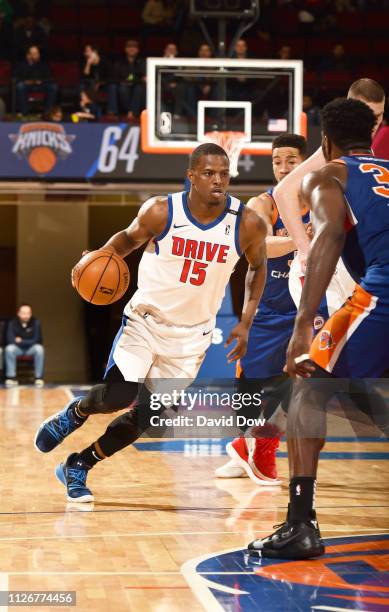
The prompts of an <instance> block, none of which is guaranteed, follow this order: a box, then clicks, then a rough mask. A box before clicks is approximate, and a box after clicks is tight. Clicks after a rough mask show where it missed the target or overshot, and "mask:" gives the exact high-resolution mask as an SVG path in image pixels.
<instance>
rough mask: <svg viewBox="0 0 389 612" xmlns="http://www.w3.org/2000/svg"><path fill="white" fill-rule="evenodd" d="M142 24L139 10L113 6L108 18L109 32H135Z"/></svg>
mask: <svg viewBox="0 0 389 612" xmlns="http://www.w3.org/2000/svg"><path fill="white" fill-rule="evenodd" d="M141 25H142V20H141V16H140V12H139V10H138V11H136V10H134V9H131V8H128V7H124V6H123V7H119V6H113V7H112V10H111V14H110V18H109V28H110V31H111V32H128V33H130V32H137V31H138V30H139V29H140V28H141Z"/></svg>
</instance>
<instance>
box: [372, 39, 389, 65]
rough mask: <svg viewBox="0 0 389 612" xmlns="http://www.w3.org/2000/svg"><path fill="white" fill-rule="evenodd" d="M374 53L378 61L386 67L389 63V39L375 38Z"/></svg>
mask: <svg viewBox="0 0 389 612" xmlns="http://www.w3.org/2000/svg"><path fill="white" fill-rule="evenodd" d="M373 53H374V55H375V60H376V62H377V63H378V64H382V65H383V66H384V67H385V66H386V65H387V63H388V57H389V39H387V38H383V39H377V40H374V41H373Z"/></svg>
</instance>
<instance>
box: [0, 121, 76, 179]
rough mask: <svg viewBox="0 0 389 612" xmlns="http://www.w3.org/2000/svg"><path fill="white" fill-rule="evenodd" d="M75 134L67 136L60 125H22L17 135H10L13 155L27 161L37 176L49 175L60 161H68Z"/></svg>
mask: <svg viewBox="0 0 389 612" xmlns="http://www.w3.org/2000/svg"><path fill="white" fill-rule="evenodd" d="M75 137H76V136H75V135H74V134H66V131H65V128H64V127H63V125H61V124H58V123H45V122H38V123H27V124H24V125H21V126H20V128H19V132H18V133H17V134H9V138H10V140H11V141H12V142H13V147H12V153H14V154H15V155H17V156H18V157H19V158H20V159H26V160H27V162H28V164H29V166H30V167H31V168H32V169H33V170H34V172H36V173H37V174H40V175H43V174H48V173H49V172H51V171H52V170H53V168H54V167H55V165H56V164H57V161H58V159H66V158H67V157H68V156H69V155H71V154H72V153H73V149H72V147H71V143H72V142H73V140H74V139H75Z"/></svg>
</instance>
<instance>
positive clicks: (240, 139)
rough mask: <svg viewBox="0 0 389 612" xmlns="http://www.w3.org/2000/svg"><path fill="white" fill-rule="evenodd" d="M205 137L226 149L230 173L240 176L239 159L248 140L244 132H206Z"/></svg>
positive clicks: (233, 175)
mask: <svg viewBox="0 0 389 612" xmlns="http://www.w3.org/2000/svg"><path fill="white" fill-rule="evenodd" d="M204 136H205V138H206V139H207V140H209V141H210V142H214V143H215V144H218V145H219V147H221V148H222V149H224V150H225V152H226V153H227V155H228V158H229V160H230V175H231V176H232V177H235V176H238V174H239V172H238V161H239V155H240V152H241V150H242V149H243V147H244V144H245V142H247V138H246V134H245V133H244V132H217V131H214V132H206V133H205V134H204Z"/></svg>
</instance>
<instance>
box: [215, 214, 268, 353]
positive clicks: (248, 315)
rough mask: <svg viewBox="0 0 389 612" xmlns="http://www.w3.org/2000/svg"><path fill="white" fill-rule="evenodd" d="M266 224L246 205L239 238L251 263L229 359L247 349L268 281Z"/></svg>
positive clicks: (231, 337)
mask: <svg viewBox="0 0 389 612" xmlns="http://www.w3.org/2000/svg"><path fill="white" fill-rule="evenodd" d="M266 235H267V228H266V224H265V222H264V221H263V219H261V218H260V217H259V216H258V215H257V214H256V213H255V212H254V211H252V210H250V209H248V208H245V209H244V210H243V214H242V222H241V226H240V232H239V239H240V245H241V249H242V251H243V252H244V254H245V256H246V259H247V261H248V264H249V267H248V270H247V274H246V280H245V294H244V304H243V309H242V315H241V320H240V322H239V323H238V325H236V326H235V327H234V329H233V330H232V331H231V333H230V335H229V337H228V338H227V341H226V344H225V346H228V345H230V344H231V342H232V341H233V340H237V343H236V345H235V346H234V348H233V349H232V350H231V351H230V352H229V353H228V355H227V359H228V363H231V362H232V361H236V360H237V359H240V358H241V357H243V356H244V355H245V353H246V350H247V342H248V335H249V331H250V327H251V325H252V322H253V319H254V316H255V313H256V310H257V308H258V303H259V300H260V299H261V296H262V293H263V290H264V288H265V283H266Z"/></svg>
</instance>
